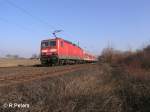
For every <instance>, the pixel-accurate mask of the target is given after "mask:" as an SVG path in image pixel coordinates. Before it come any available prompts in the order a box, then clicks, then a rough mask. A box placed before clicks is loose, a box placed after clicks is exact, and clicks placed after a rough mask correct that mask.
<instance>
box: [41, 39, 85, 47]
mask: <svg viewBox="0 0 150 112" xmlns="http://www.w3.org/2000/svg"><path fill="white" fill-rule="evenodd" d="M56 39H60V40H63V41H65V42H66V43H69V44H72V45H74V46H76V47H78V48H80V49H82V48H81V47H79V46H78V45H76V44H75V43H72V42H70V41H68V40H65V39H62V38H59V37H56V38H50V39H46V40H42V42H43V41H48V40H56Z"/></svg>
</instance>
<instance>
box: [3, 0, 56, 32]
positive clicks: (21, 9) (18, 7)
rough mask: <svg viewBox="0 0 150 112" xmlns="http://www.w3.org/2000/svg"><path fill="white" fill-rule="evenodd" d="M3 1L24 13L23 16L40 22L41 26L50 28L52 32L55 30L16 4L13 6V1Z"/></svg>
mask: <svg viewBox="0 0 150 112" xmlns="http://www.w3.org/2000/svg"><path fill="white" fill-rule="evenodd" d="M5 1H6V2H7V3H8V4H10V5H11V6H13V7H15V8H17V9H18V10H20V11H21V12H22V13H24V14H26V15H28V16H30V17H32V18H33V19H34V20H36V21H37V22H40V23H42V24H44V25H46V26H48V27H50V28H51V29H52V30H55V29H56V28H55V27H54V26H52V25H50V24H49V23H48V22H46V21H44V20H43V19H41V18H39V17H37V16H35V15H33V14H31V13H30V12H29V11H27V10H26V9H24V8H23V7H21V6H19V5H17V4H15V3H14V2H13V1H11V0H5Z"/></svg>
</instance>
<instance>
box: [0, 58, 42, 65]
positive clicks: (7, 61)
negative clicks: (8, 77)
mask: <svg viewBox="0 0 150 112" xmlns="http://www.w3.org/2000/svg"><path fill="white" fill-rule="evenodd" d="M35 64H40V61H39V60H36V59H34V60H30V59H9V58H0V67H12V66H30V65H35Z"/></svg>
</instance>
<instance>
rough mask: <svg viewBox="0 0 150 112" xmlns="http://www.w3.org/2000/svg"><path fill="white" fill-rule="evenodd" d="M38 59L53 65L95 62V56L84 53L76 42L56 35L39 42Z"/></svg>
mask: <svg viewBox="0 0 150 112" xmlns="http://www.w3.org/2000/svg"><path fill="white" fill-rule="evenodd" d="M40 60H41V63H42V64H50V65H53V64H67V63H85V62H95V61H96V57H95V56H93V55H91V54H89V53H86V52H85V51H84V50H83V49H82V48H80V47H79V46H77V45H76V44H73V43H72V42H69V41H67V40H64V39H62V38H57V37H56V38H54V39H48V40H43V41H42V42H41V58H40Z"/></svg>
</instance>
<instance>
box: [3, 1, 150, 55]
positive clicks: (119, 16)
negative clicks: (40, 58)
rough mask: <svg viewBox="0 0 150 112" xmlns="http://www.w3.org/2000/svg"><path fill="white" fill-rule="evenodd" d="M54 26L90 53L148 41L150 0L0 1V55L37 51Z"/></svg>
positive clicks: (25, 53) (26, 53) (24, 53)
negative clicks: (110, 47) (107, 47)
mask: <svg viewBox="0 0 150 112" xmlns="http://www.w3.org/2000/svg"><path fill="white" fill-rule="evenodd" d="M55 29H62V30H63V32H62V33H60V34H59V35H58V36H59V37H62V38H64V39H67V40H70V41H72V42H76V43H77V42H78V41H79V43H80V46H81V47H83V48H85V49H86V50H88V51H90V52H92V53H94V54H99V53H100V52H101V50H102V49H103V48H104V47H106V46H108V44H111V45H112V46H113V47H115V48H117V49H120V50H126V49H129V48H132V49H137V48H140V47H142V46H143V45H144V44H148V42H150V0H0V55H5V54H7V53H12V54H20V55H21V56H30V55H32V54H33V53H39V49H40V41H41V40H42V39H47V38H49V37H51V36H52V35H51V32H52V31H54V30H55Z"/></svg>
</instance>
